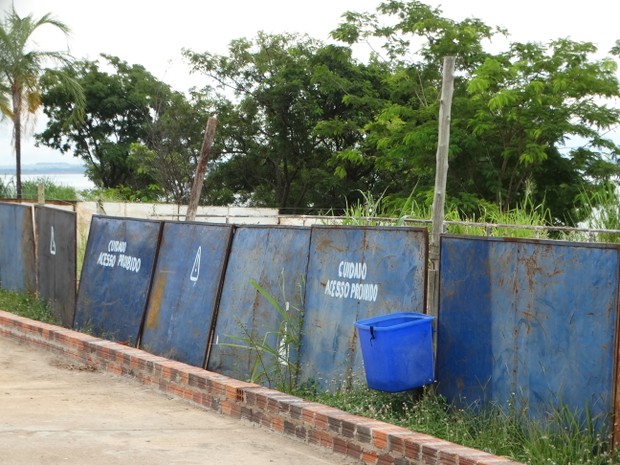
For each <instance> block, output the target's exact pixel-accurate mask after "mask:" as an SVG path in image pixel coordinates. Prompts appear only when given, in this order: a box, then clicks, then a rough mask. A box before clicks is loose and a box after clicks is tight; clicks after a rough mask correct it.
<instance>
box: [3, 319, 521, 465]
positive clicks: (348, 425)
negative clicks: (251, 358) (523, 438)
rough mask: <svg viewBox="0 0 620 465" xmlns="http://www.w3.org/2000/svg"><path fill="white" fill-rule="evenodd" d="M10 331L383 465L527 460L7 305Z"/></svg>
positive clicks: (490, 464) (6, 331)
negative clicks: (27, 315)
mask: <svg viewBox="0 0 620 465" xmlns="http://www.w3.org/2000/svg"><path fill="white" fill-rule="evenodd" d="M0 337H8V338H12V339H15V340H18V341H21V342H23V343H26V344H30V345H33V346H37V347H39V348H41V349H44V350H48V351H52V352H55V353H58V354H60V355H62V356H64V357H66V358H67V359H69V360H71V361H74V362H78V363H83V364H87V365H89V366H93V367H95V368H96V369H98V370H100V371H103V372H107V373H110V374H112V375H116V376H123V377H127V378H131V379H132V380H135V381H137V382H139V383H141V384H143V385H146V386H149V387H151V388H154V389H156V390H159V391H161V392H164V393H166V394H167V395H170V396H174V397H176V398H179V399H184V400H185V401H187V402H189V403H191V404H193V405H195V406H198V407H201V408H205V409H210V410H214V411H216V412H219V413H220V414H223V415H227V416H230V417H233V418H237V419H240V420H245V421H249V422H251V423H254V424H256V425H258V426H260V427H263V428H268V429H270V430H273V431H275V432H278V433H280V434H283V435H285V436H289V437H291V438H294V439H296V440H299V441H303V442H306V443H309V444H314V445H316V446H320V447H324V448H326V449H329V450H332V451H333V452H335V453H337V454H342V455H345V456H349V457H352V458H354V459H356V460H359V461H360V463H363V464H373V465H374V464H377V465H378V464H381V465H519V464H518V463H517V462H514V461H512V460H510V459H508V458H505V457H498V456H495V455H492V454H488V453H486V452H482V451H478V450H475V449H471V448H468V447H463V446H459V445H457V444H453V443H450V442H448V441H444V440H441V439H438V438H435V437H433V436H429V435H427V434H421V433H416V432H412V431H410V430H408V429H405V428H401V427H398V426H394V425H391V424H388V423H384V422H381V421H377V420H373V419H370V418H365V417H360V416H357V415H351V414H348V413H345V412H343V411H341V410H338V409H336V408H332V407H328V406H325V405H321V404H318V403H315V402H308V401H305V400H303V399H301V398H299V397H295V396H291V395H288V394H284V393H281V392H278V391H275V390H273V389H268V388H265V387H262V386H259V385H257V384H251V383H246V382H243V381H239V380H235V379H232V378H229V377H227V376H224V375H220V374H217V373H214V372H211V371H207V370H203V369H201V368H197V367H194V366H191V365H186V364H184V363H180V362H176V361H172V360H169V359H166V358H163V357H159V356H156V355H152V354H149V353H148V352H144V351H142V350H139V349H136V348H133V347H128V346H124V345H121V344H117V343H114V342H110V341H106V340H103V339H99V338H96V337H93V336H90V335H88V334H83V333H80V332H76V331H73V330H70V329H66V328H62V327H59V326H54V325H50V324H46V323H41V322H37V321H33V320H30V319H27V318H23V317H20V316H16V315H14V314H11V313H7V312H4V311H2V310H0Z"/></svg>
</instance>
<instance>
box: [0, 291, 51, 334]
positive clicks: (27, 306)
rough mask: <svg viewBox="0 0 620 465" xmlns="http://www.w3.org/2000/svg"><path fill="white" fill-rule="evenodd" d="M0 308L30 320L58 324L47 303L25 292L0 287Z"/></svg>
mask: <svg viewBox="0 0 620 465" xmlns="http://www.w3.org/2000/svg"><path fill="white" fill-rule="evenodd" d="M0 309H2V310H5V311H7V312H11V313H14V314H16V315H20V316H23V317H26V318H30V319H31V320H37V321H43V322H45V323H52V324H56V325H57V324H60V321H59V320H58V319H57V318H56V317H55V316H54V312H53V311H52V308H51V307H50V306H49V305H48V304H46V303H45V302H43V301H41V300H39V299H37V298H36V297H35V296H33V295H30V294H27V293H22V292H14V291H8V290H6V289H1V288H0Z"/></svg>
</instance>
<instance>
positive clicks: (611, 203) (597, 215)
mask: <svg viewBox="0 0 620 465" xmlns="http://www.w3.org/2000/svg"><path fill="white" fill-rule="evenodd" d="M581 199H582V200H583V204H584V206H585V209H586V211H587V212H588V213H589V215H588V218H587V219H586V220H585V223H586V225H587V227H588V228H591V229H610V230H616V231H620V193H619V191H618V187H617V186H616V185H615V184H614V183H605V184H603V185H602V186H601V187H600V188H599V189H598V190H596V191H594V192H592V193H590V194H587V193H583V194H582V196H581ZM595 237H596V239H597V240H598V241H599V242H620V233H614V232H600V233H597V234H596V236H595Z"/></svg>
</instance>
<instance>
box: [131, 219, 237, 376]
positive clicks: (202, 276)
mask: <svg viewBox="0 0 620 465" xmlns="http://www.w3.org/2000/svg"><path fill="white" fill-rule="evenodd" d="M231 238H232V226H226V225H207V224H204V223H172V222H170V223H164V227H163V232H162V238H161V242H160V246H159V254H158V256H157V265H156V267H155V275H154V277H153V284H152V286H151V291H150V296H149V302H148V306H147V312H146V318H145V324H144V330H143V333H142V338H141V342H140V346H141V348H142V349H144V350H147V351H149V352H151V353H154V354H157V355H161V356H164V357H167V358H171V359H174V360H178V361H180V362H184V363H188V364H190V365H194V366H199V367H202V366H204V362H205V356H206V352H207V341H208V338H209V334H210V331H211V327H212V323H213V321H212V320H213V314H214V312H215V306H216V303H217V297H218V293H219V290H220V286H221V282H222V277H223V275H224V268H225V265H226V258H227V254H228V249H229V245H230V240H231Z"/></svg>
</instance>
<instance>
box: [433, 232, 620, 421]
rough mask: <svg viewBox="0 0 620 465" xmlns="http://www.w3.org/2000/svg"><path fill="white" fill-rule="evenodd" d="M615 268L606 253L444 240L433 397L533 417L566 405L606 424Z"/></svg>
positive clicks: (614, 258) (596, 248)
mask: <svg viewBox="0 0 620 465" xmlns="http://www.w3.org/2000/svg"><path fill="white" fill-rule="evenodd" d="M618 265H619V259H618V248H616V247H614V246H605V245H589V244H568V243H564V242H552V241H527V240H507V239H483V238H462V237H460V238H459V237H448V236H446V237H443V238H442V241H441V268H440V308H439V318H438V345H437V347H438V354H437V379H438V382H439V392H440V393H441V394H443V395H445V396H446V397H448V398H449V399H451V400H454V401H457V402H464V403H484V402H489V401H490V402H493V403H496V404H498V405H503V406H505V407H506V408H508V405H509V403H511V404H512V405H513V406H514V407H516V408H517V409H519V410H523V411H526V412H528V414H529V415H530V416H531V417H532V418H535V419H543V418H545V415H547V414H548V412H549V410H550V409H553V408H556V409H557V408H558V407H559V406H567V407H569V408H571V409H572V410H573V411H574V412H582V413H583V412H585V409H586V408H588V409H589V410H590V412H591V413H592V415H593V417H595V418H597V419H598V420H599V423H600V422H603V421H607V420H606V419H605V418H606V417H607V416H608V415H609V414H610V413H611V412H612V408H613V405H612V402H613V396H614V387H613V386H614V381H613V376H614V363H615V342H614V341H615V333H616V320H617V313H618V279H619V276H618ZM600 424H602V423H600Z"/></svg>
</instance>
